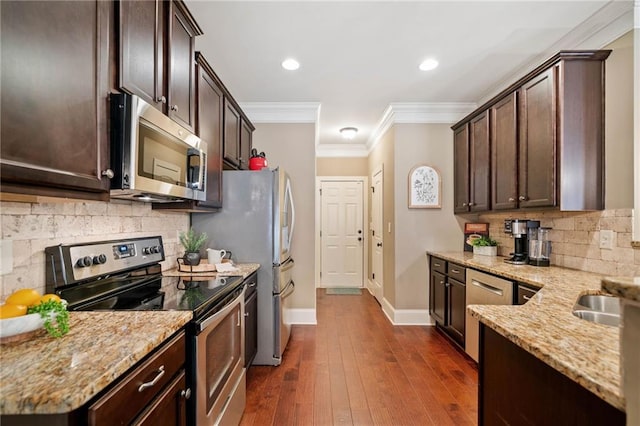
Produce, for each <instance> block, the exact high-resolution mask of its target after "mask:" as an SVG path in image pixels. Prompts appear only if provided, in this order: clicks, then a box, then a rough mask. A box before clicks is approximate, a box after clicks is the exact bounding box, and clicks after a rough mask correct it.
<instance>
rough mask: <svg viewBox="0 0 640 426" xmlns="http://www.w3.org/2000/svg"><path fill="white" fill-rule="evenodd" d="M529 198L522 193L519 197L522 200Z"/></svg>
mask: <svg viewBox="0 0 640 426" xmlns="http://www.w3.org/2000/svg"><path fill="white" fill-rule="evenodd" d="M526 199H527V197H525V196H524V195H521V196H519V197H518V200H520V201H525V200H526Z"/></svg>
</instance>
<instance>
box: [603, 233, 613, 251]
mask: <svg viewBox="0 0 640 426" xmlns="http://www.w3.org/2000/svg"><path fill="white" fill-rule="evenodd" d="M600 248H601V249H604V250H613V231H612V230H610V229H602V230H600Z"/></svg>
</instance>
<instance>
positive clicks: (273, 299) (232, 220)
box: [191, 169, 295, 365]
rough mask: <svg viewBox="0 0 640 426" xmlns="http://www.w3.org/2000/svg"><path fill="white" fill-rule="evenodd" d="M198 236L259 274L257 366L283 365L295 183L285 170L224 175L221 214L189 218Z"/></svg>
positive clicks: (290, 291) (288, 325)
mask: <svg viewBox="0 0 640 426" xmlns="http://www.w3.org/2000/svg"><path fill="white" fill-rule="evenodd" d="M191 224H192V227H193V228H194V230H195V231H197V232H206V233H207V235H208V237H209V243H208V245H209V247H211V248H215V249H225V250H227V251H231V252H232V253H233V255H232V256H233V259H234V261H235V262H237V263H254V262H257V263H260V265H261V266H260V269H258V352H257V354H256V357H255V358H254V361H253V364H257V365H280V363H281V362H282V354H283V352H284V350H285V348H286V346H287V342H288V341H289V336H290V334H291V323H290V321H289V314H288V313H289V311H290V301H291V295H292V294H293V291H294V289H295V283H294V282H293V280H292V279H291V272H292V269H293V266H294V261H293V258H292V257H291V238H292V237H293V227H294V224H295V209H294V204H293V197H292V191H291V180H290V179H289V176H288V175H287V174H286V173H285V172H284V171H283V170H281V169H275V170H261V171H235V170H234V171H224V172H223V176H222V209H221V210H220V212H218V213H213V214H197V213H194V214H192V215H191Z"/></svg>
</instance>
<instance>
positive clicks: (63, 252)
mask: <svg viewBox="0 0 640 426" xmlns="http://www.w3.org/2000/svg"><path fill="white" fill-rule="evenodd" d="M45 253H46V254H47V274H46V275H47V277H46V278H47V292H48V293H56V294H58V295H60V297H61V298H63V299H65V300H67V302H68V309H69V310H82V311H93V310H188V311H192V312H193V315H194V318H199V317H200V316H202V315H204V314H205V313H207V312H209V311H210V310H212V309H215V306H216V304H218V303H219V302H220V301H222V300H224V298H225V297H226V296H228V295H229V294H231V293H232V292H233V291H234V290H235V289H236V288H237V287H238V286H239V285H240V284H241V283H242V277H220V278H213V279H204V278H200V277H189V278H177V277H162V274H161V267H160V264H159V263H158V262H159V261H161V260H164V251H163V249H162V238H161V237H151V238H138V239H129V240H119V241H105V242H95V243H88V244H74V245H58V246H53V247H47V248H46V249H45Z"/></svg>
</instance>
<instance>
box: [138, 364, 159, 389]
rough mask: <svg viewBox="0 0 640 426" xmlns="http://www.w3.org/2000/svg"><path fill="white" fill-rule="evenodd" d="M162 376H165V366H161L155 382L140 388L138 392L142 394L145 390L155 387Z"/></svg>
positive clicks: (142, 385)
mask: <svg viewBox="0 0 640 426" xmlns="http://www.w3.org/2000/svg"><path fill="white" fill-rule="evenodd" d="M162 376H164V365H161V366H160V368H158V374H156V377H154V378H153V380H151V381H150V382H146V383H143V384H141V385H140V387H139V388H138V392H142V391H143V390H145V389H147V388H150V387H152V386H154V385H155V384H156V383H158V380H160V379H161V378H162Z"/></svg>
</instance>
